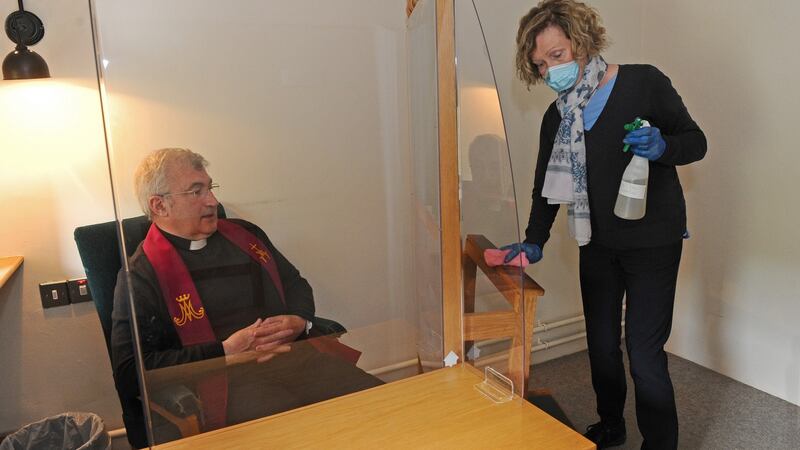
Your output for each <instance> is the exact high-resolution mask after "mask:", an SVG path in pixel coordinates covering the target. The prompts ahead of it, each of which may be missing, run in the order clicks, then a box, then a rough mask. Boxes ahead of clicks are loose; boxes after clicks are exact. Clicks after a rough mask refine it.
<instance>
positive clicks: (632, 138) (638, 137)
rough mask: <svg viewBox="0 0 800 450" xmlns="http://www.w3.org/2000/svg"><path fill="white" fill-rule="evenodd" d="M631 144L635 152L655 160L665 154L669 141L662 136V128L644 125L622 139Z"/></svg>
mask: <svg viewBox="0 0 800 450" xmlns="http://www.w3.org/2000/svg"><path fill="white" fill-rule="evenodd" d="M622 142H624V143H626V144H630V146H631V150H633V154H634V155H637V156H641V157H643V158H647V159H649V160H650V161H655V160H657V159H658V158H660V157H661V155H663V154H664V150H666V148H667V143H666V142H665V141H664V138H663V137H661V130H659V129H658V128H656V127H643V128H639V129H638V130H633V131H631V132H630V133H628V134H627V135H625V139H624V140H623V141H622Z"/></svg>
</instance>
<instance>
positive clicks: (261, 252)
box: [250, 243, 269, 264]
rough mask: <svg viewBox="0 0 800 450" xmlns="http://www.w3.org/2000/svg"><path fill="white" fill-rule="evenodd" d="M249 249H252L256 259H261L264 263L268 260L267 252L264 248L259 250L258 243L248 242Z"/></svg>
mask: <svg viewBox="0 0 800 450" xmlns="http://www.w3.org/2000/svg"><path fill="white" fill-rule="evenodd" d="M250 249H251V250H253V253H255V254H256V255H258V259H260V260H261V261H263V262H264V263H265V264H266V263H267V261H269V253H267V252H266V250H261V248H259V246H258V245H256V244H254V243H250Z"/></svg>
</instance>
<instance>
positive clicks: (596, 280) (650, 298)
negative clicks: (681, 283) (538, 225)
mask: <svg viewBox="0 0 800 450" xmlns="http://www.w3.org/2000/svg"><path fill="white" fill-rule="evenodd" d="M682 248H683V242H682V241H678V242H677V243H675V244H671V245H667V246H661V247H653V248H641V249H633V250H615V249H610V248H606V247H603V246H600V245H597V244H594V243H589V244H588V245H585V246H583V247H581V248H580V279H581V295H582V297H583V310H584V315H585V317H586V335H587V342H588V345H589V362H590V366H591V370H592V385H593V387H594V391H595V394H596V396H597V413H598V414H599V415H600V419H601V420H603V421H605V422H609V423H615V422H619V421H621V420H622V418H623V415H622V412H623V408H624V406H625V395H626V389H627V387H626V383H625V368H624V366H623V363H622V351H621V350H620V339H621V336H620V335H621V331H622V330H621V324H620V322H621V319H622V298H623V295H624V296H625V297H626V299H627V300H626V305H627V312H626V315H625V346H626V348H627V351H628V358H629V360H630V371H631V377H632V378H633V383H634V388H635V391H636V419H637V421H638V423H639V431H640V432H641V433H642V437H643V438H644V443H643V444H642V448H646V449H662V448H663V449H675V448H677V447H678V415H677V411H676V409H675V393H674V391H673V389H672V380H670V377H669V371H668V369H667V354H666V352H664V344H665V343H666V342H667V339H668V338H669V334H670V330H671V328H672V309H673V305H674V303H675V286H676V283H677V279H678V266H679V264H680V260H681V251H682Z"/></svg>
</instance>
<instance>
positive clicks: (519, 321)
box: [455, 0, 535, 395]
mask: <svg viewBox="0 0 800 450" xmlns="http://www.w3.org/2000/svg"><path fill="white" fill-rule="evenodd" d="M455 25H456V26H455V29H456V60H457V80H458V124H459V135H458V142H459V160H460V163H459V164H460V173H461V214H462V222H461V232H462V239H463V242H464V279H465V285H464V314H465V320H464V327H465V330H464V331H465V341H466V342H465V348H466V359H467V361H468V362H469V363H470V364H473V365H474V366H475V367H477V368H479V369H481V370H487V368H489V369H494V370H496V371H497V372H499V373H500V374H502V375H503V376H505V377H507V378H508V379H509V380H510V381H511V382H513V391H514V393H516V394H518V395H524V394H525V392H524V391H525V384H526V381H525V380H526V378H527V371H528V365H529V363H530V342H529V341H528V338H529V331H530V329H531V327H530V326H526V323H527V324H528V325H530V323H532V319H533V312H534V308H535V301H533V300H530V299H528V298H526V296H525V295H523V289H522V288H523V286H525V285H524V284H523V281H524V277H525V275H524V271H523V270H522V269H521V268H520V267H519V266H516V267H515V266H510V265H504V264H503V258H502V256H503V253H501V252H500V251H499V250H498V249H497V248H498V247H502V246H505V245H508V244H514V243H518V242H520V233H519V225H518V224H519V220H518V216H517V202H516V195H515V192H514V180H513V173H512V170H511V158H510V152H509V149H508V139H507V137H506V130H505V125H504V120H503V112H502V109H501V105H500V100H499V96H498V92H497V84H496V80H495V76H494V69H493V67H492V60H491V55H490V53H489V47H488V46H487V44H486V41H485V37H484V33H483V29H482V25H481V22H480V17H479V15H478V13H477V9H476V8H475V5H474V2H472V1H471V0H457V1H456V2H455ZM504 63H507V62H506V61H504ZM498 255H499V258H500V259H499V260H497V258H498ZM495 264H499V265H495ZM526 314H527V316H528V317H527V319H528V321H527V322H526ZM525 330H528V331H527V332H526V331H525ZM526 341H528V342H526ZM526 344H527V345H526ZM490 378H491V377H490Z"/></svg>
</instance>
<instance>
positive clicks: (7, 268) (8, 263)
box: [0, 256, 23, 288]
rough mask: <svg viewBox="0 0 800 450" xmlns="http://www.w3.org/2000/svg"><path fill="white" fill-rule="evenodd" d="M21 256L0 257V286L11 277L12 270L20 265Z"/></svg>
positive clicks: (15, 269) (14, 270)
mask: <svg viewBox="0 0 800 450" xmlns="http://www.w3.org/2000/svg"><path fill="white" fill-rule="evenodd" d="M22 261H23V257H22V256H4V257H2V258H0V288H2V287H3V286H4V285H5V284H6V281H8V280H9V279H11V276H12V275H14V272H16V271H17V269H18V268H19V266H21V265H22Z"/></svg>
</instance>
